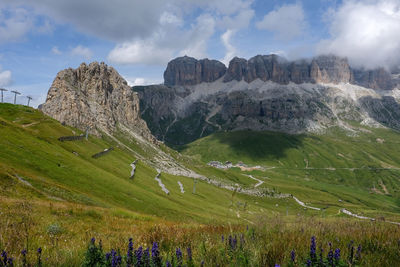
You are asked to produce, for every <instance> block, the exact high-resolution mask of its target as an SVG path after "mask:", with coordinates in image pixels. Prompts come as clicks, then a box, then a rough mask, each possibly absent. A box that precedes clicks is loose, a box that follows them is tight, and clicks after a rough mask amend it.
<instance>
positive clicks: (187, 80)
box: [164, 56, 226, 86]
mask: <svg viewBox="0 0 400 267" xmlns="http://www.w3.org/2000/svg"><path fill="white" fill-rule="evenodd" d="M225 72H226V67H225V65H224V64H223V63H221V62H219V61H217V60H209V59H202V60H197V59H195V58H192V57H187V56H184V57H180V58H176V59H174V60H172V61H171V62H169V63H168V67H167V69H166V70H165V72H164V80H165V82H164V83H165V84H166V85H169V86H174V85H195V84H199V83H202V82H213V81H216V80H218V79H219V78H221V77H222V76H223V75H224V74H225Z"/></svg>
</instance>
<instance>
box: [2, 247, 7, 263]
mask: <svg viewBox="0 0 400 267" xmlns="http://www.w3.org/2000/svg"><path fill="white" fill-rule="evenodd" d="M1 257H2V258H3V264H4V266H7V252H6V251H5V250H3V252H1ZM3 264H2V265H3Z"/></svg>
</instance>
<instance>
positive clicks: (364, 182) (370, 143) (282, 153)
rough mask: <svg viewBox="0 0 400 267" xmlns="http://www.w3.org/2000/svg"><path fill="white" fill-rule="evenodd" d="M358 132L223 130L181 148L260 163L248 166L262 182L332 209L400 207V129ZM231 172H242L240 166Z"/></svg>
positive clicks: (383, 211)
mask: <svg viewBox="0 0 400 267" xmlns="http://www.w3.org/2000/svg"><path fill="white" fill-rule="evenodd" d="M362 129H363V130H362V131H360V132H358V133H357V135H356V136H348V135H346V133H345V132H343V131H341V130H339V129H332V130H330V131H329V133H327V134H325V135H287V134H281V133H273V132H251V131H241V132H228V133H227V132H221V133H216V134H213V135H211V136H208V137H205V138H202V139H199V140H197V141H195V142H193V143H191V144H188V145H186V146H183V147H181V148H180V150H181V152H182V153H183V154H186V155H189V156H191V157H193V158H194V159H198V160H201V161H202V162H204V163H206V162H209V161H212V160H218V161H221V162H225V161H231V162H233V163H236V162H239V161H242V162H244V163H245V164H248V165H253V166H254V165H261V166H263V167H265V170H264V171H252V172H246V173H247V174H252V175H253V176H254V177H258V178H259V179H261V180H263V181H264V184H263V185H262V186H265V187H269V188H275V189H276V190H277V191H279V192H284V193H291V194H293V195H295V196H296V197H298V198H300V199H302V200H303V201H306V202H311V203H313V204H314V206H318V207H325V208H327V209H326V212H327V213H328V214H329V213H330V214H332V215H333V214H335V213H337V211H338V209H339V208H340V207H346V208H348V209H351V210H352V211H355V212H359V213H364V214H367V215H371V216H386V217H390V218H398V216H399V213H400V151H399V149H398V148H397V145H398V144H399V143H400V134H399V133H397V132H394V131H392V130H388V129H370V128H362ZM228 172H229V173H238V172H240V173H243V172H241V171H239V170H238V169H237V168H234V169H230V170H229V171H228Z"/></svg>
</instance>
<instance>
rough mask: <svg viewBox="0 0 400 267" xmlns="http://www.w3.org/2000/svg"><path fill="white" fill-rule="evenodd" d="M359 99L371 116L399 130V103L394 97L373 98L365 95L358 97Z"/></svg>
mask: <svg viewBox="0 0 400 267" xmlns="http://www.w3.org/2000/svg"><path fill="white" fill-rule="evenodd" d="M359 101H360V103H361V105H362V107H363V108H364V109H365V110H366V111H367V113H368V115H369V116H370V117H371V118H373V119H374V120H376V121H377V122H379V123H381V124H382V125H384V126H386V127H389V128H392V129H394V130H400V104H399V103H398V102H397V101H396V99H395V98H394V97H392V96H382V98H373V97H371V96H365V97H362V98H360V100H359Z"/></svg>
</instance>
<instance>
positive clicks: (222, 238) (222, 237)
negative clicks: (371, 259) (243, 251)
mask: <svg viewBox="0 0 400 267" xmlns="http://www.w3.org/2000/svg"><path fill="white" fill-rule="evenodd" d="M224 240H225V239H224V235H222V236H221V241H222V242H224ZM399 244H400V240H399Z"/></svg>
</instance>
